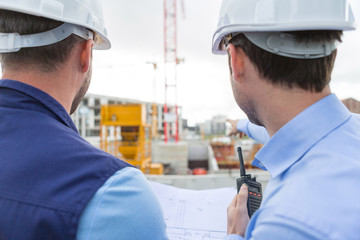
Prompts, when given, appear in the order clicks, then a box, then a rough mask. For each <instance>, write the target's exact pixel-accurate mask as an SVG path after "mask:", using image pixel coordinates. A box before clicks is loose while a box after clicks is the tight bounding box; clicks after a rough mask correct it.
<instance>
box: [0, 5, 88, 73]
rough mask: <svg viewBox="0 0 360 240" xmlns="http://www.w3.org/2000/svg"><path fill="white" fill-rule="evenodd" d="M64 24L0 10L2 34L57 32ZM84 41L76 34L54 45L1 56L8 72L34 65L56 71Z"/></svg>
mask: <svg viewBox="0 0 360 240" xmlns="http://www.w3.org/2000/svg"><path fill="white" fill-rule="evenodd" d="M61 24H63V22H59V21H55V20H51V19H48V18H43V17H36V16H33V15H28V14H24V13H19V12H13V11H8V10H2V9H0V32H1V33H19V34H20V35H27V34H34V33H41V32H45V31H48V30H51V29H54V28H56V27H58V26H60V25H61ZM81 41H84V40H83V39H82V38H80V37H78V36H76V35H74V34H72V35H71V36H69V37H68V38H66V39H64V40H62V41H60V42H57V43H54V44H51V45H47V46H42V47H32V48H22V49H20V51H18V52H12V53H1V54H0V61H1V64H2V67H3V68H5V69H6V68H11V69H17V68H21V67H27V66H31V67H36V68H38V69H39V70H41V71H44V72H52V71H54V70H55V69H57V68H58V67H60V66H61V64H62V63H64V62H65V60H66V59H67V58H68V57H69V55H70V53H71V50H72V49H73V47H74V46H75V45H76V44H78V43H80V42H81Z"/></svg>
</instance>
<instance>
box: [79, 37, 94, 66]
mask: <svg viewBox="0 0 360 240" xmlns="http://www.w3.org/2000/svg"><path fill="white" fill-rule="evenodd" d="M93 46H94V40H92V39H90V40H87V41H86V42H84V43H83V44H82V48H81V57H80V64H81V71H82V72H84V73H86V72H87V71H89V68H90V65H91V57H92V48H93Z"/></svg>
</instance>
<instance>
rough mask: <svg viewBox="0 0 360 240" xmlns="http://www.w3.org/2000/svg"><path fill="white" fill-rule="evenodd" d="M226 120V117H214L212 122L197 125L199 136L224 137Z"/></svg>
mask: <svg viewBox="0 0 360 240" xmlns="http://www.w3.org/2000/svg"><path fill="white" fill-rule="evenodd" d="M226 119H227V117H226V116H225V115H217V116H214V117H213V118H212V119H211V120H207V121H205V123H198V124H196V128H197V133H198V134H199V135H204V136H210V135H224V134H225V131H226Z"/></svg>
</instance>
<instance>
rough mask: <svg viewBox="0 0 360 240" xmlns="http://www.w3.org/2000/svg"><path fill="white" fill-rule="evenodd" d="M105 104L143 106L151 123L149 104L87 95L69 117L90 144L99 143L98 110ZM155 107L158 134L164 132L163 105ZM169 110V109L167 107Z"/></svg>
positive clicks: (133, 100) (180, 119)
mask: <svg viewBox="0 0 360 240" xmlns="http://www.w3.org/2000/svg"><path fill="white" fill-rule="evenodd" d="M107 104H109V105H110V104H145V105H146V109H147V112H148V115H147V118H148V122H149V123H150V122H151V114H152V105H153V103H151V102H143V101H139V100H135V99H128V98H118V97H110V96H104V95H98V94H91V93H88V94H86V95H85V97H84V99H83V100H82V101H81V103H80V104H79V107H78V108H77V110H76V111H75V112H74V114H72V115H71V117H72V119H73V121H74V123H75V125H76V127H77V129H78V130H79V132H80V134H81V136H82V137H84V138H86V139H88V140H89V141H90V142H97V141H100V109H101V105H107ZM156 105H157V128H158V132H159V133H160V134H163V131H164V105H163V104H156ZM168 108H169V107H168ZM181 112H182V108H181V107H178V117H179V135H180V136H181V135H182V129H183V127H182V124H183V121H182V116H181Z"/></svg>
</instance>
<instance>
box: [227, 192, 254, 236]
mask: <svg viewBox="0 0 360 240" xmlns="http://www.w3.org/2000/svg"><path fill="white" fill-rule="evenodd" d="M247 199H248V189H247V186H246V185H243V186H242V187H241V188H240V191H239V193H238V194H237V195H236V196H235V197H234V199H233V200H232V202H231V203H230V205H229V207H228V209H227V233H228V234H237V235H240V236H242V237H244V236H245V231H246V227H247V225H248V223H249V215H248V210H247Z"/></svg>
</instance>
